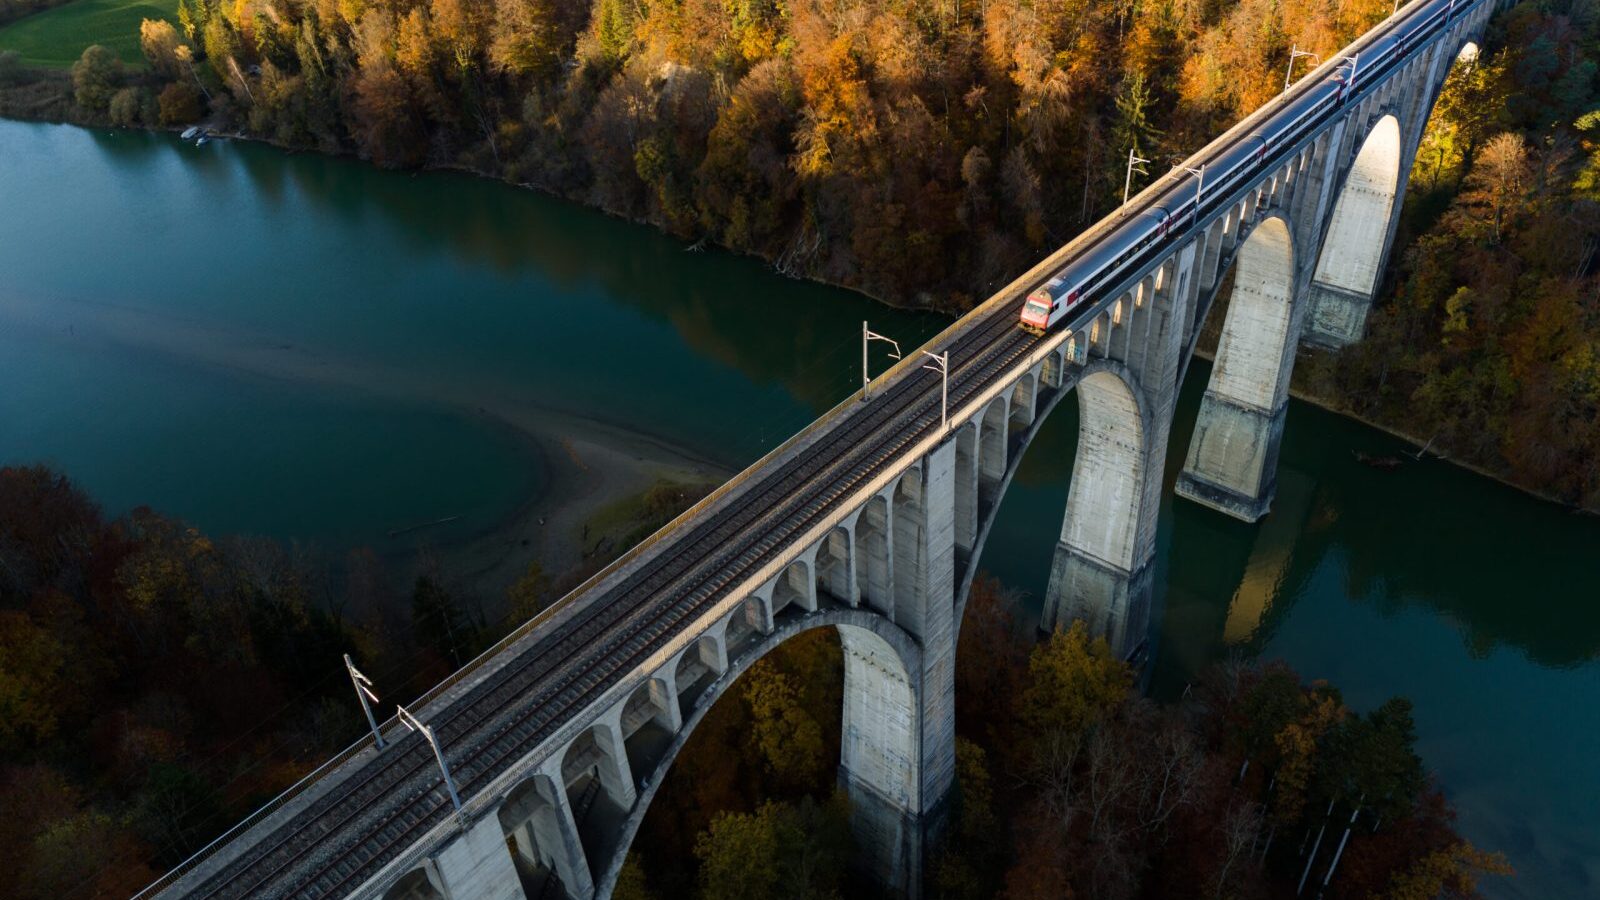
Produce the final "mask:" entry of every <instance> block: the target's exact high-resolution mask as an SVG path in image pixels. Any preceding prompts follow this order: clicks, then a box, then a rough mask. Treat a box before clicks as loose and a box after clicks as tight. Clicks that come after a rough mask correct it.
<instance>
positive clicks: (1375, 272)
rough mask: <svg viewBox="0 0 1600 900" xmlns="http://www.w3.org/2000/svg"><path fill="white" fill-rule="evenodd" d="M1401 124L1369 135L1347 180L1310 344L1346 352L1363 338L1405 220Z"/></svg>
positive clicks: (1314, 285) (1315, 283)
mask: <svg viewBox="0 0 1600 900" xmlns="http://www.w3.org/2000/svg"><path fill="white" fill-rule="evenodd" d="M1405 156H1406V154H1405V153H1404V152H1402V147H1401V141H1400V125H1399V122H1398V121H1397V120H1396V119H1395V117H1394V116H1384V117H1383V118H1381V119H1379V120H1378V123H1377V125H1376V126H1374V127H1373V129H1372V130H1371V132H1370V133H1369V134H1368V135H1367V136H1366V138H1365V140H1364V141H1363V142H1362V144H1361V151H1360V153H1359V154H1358V155H1357V156H1356V159H1355V162H1354V163H1353V164H1352V165H1351V167H1350V172H1349V174H1348V175H1347V176H1346V177H1345V181H1344V185H1343V187H1342V188H1341V189H1340V191H1339V197H1338V200H1337V202H1336V203H1335V205H1334V207H1333V218H1332V219H1331V220H1330V221H1329V223H1328V229H1327V233H1326V235H1325V236H1324V237H1323V239H1322V253H1321V255H1320V256H1319V257H1318V258H1317V268H1316V274H1315V275H1314V276H1313V278H1312V280H1311V290H1310V295H1309V296H1308V297H1307V301H1308V302H1309V304H1310V308H1311V321H1310V325H1309V328H1308V329H1307V332H1306V336H1305V337H1306V340H1307V341H1308V342H1310V343H1314V344H1319V345H1322V346H1327V347H1343V346H1345V345H1346V344H1351V343H1354V342H1356V341H1358V340H1360V339H1361V336H1362V334H1363V333H1364V332H1365V330H1366V324H1367V312H1368V310H1369V309H1371V307H1372V300H1373V294H1374V293H1375V292H1376V290H1377V287H1378V276H1379V275H1380V274H1381V273H1382V271H1383V263H1384V260H1385V259H1386V258H1387V256H1388V245H1389V235H1390V234H1391V233H1392V231H1393V227H1392V226H1393V224H1394V222H1395V220H1396V218H1397V217H1398V216H1399V208H1398V204H1396V202H1395V200H1396V197H1397V196H1398V194H1399V188H1400V182H1401V180H1402V178H1403V176H1404V173H1403V172H1402V171H1401V164H1402V163H1403V162H1404V157H1405Z"/></svg>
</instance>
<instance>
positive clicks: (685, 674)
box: [673, 635, 722, 719]
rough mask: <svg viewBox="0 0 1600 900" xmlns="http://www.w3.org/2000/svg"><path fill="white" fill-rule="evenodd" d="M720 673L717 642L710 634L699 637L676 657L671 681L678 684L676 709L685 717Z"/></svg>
mask: <svg viewBox="0 0 1600 900" xmlns="http://www.w3.org/2000/svg"><path fill="white" fill-rule="evenodd" d="M721 674H722V666H721V664H720V663H719V662H718V660H717V642H716V639H715V638H713V637H711V636H709V635H708V636H706V637H702V638H699V639H698V640H696V641H695V642H694V643H693V644H691V645H690V646H689V649H687V650H685V651H683V655H682V656H680V657H678V668H677V670H676V672H674V677H673V681H674V682H676V683H677V685H678V710H679V714H680V717H681V718H685V719H687V718H688V717H689V713H690V711H692V710H693V709H694V707H695V704H696V703H698V702H700V698H701V697H703V696H705V692H706V689H707V688H709V687H711V683H712V682H713V681H716V680H717V676H719V675H721Z"/></svg>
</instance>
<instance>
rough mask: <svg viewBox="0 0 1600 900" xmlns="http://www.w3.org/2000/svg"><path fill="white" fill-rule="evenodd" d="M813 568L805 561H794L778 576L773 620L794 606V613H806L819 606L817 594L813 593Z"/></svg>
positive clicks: (773, 605) (773, 599)
mask: <svg viewBox="0 0 1600 900" xmlns="http://www.w3.org/2000/svg"><path fill="white" fill-rule="evenodd" d="M812 590H813V589H812V585H811V569H810V567H809V566H807V565H806V564H805V563H803V562H793V563H790V564H789V567H788V568H787V569H784V570H783V574H782V575H779V576H778V580H777V582H776V583H775V584H774V585H773V587H772V620H773V621H774V622H776V621H777V620H778V617H779V616H781V615H783V614H784V613H785V612H788V611H789V609H790V607H793V608H794V613H793V614H804V613H805V612H807V611H809V610H814V609H816V608H817V599H816V595H815V594H813V593H812Z"/></svg>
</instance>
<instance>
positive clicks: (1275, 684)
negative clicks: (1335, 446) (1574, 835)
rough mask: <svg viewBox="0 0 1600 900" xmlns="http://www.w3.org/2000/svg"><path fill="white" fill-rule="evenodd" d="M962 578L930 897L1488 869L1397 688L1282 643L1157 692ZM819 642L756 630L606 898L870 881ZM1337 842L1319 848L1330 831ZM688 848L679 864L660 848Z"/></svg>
mask: <svg viewBox="0 0 1600 900" xmlns="http://www.w3.org/2000/svg"><path fill="white" fill-rule="evenodd" d="M1016 600H1017V598H1016V597H1014V596H1009V595H1008V594H1007V592H1006V591H1005V589H1004V588H1003V587H1002V586H1001V585H1000V584H999V583H998V582H996V581H994V580H992V579H987V578H982V579H980V580H979V581H978V582H976V583H974V585H973V591H972V594H971V600H970V602H969V606H968V609H967V613H966V616H965V620H964V623H963V626H962V635H961V643H960V644H959V645H958V650H957V652H958V658H957V664H956V710H957V751H956V752H957V787H956V795H955V799H954V801H953V802H952V807H953V808H952V811H951V812H950V814H949V817H948V820H947V825H946V828H947V829H948V832H947V834H946V837H945V840H944V843H943V849H942V850H940V851H938V852H937V853H936V854H935V857H934V858H933V859H932V861H931V863H930V866H929V871H928V873H927V879H928V882H927V883H928V890H927V894H928V896H930V897H934V898H940V900H979V898H994V897H998V898H1005V900H1024V898H1035V897H1053V898H1063V897H1066V898H1070V897H1096V898H1104V900H1121V898H1145V897H1148V898H1158V897H1159V898H1187V897H1197V898H1198V897H1232V898H1258V897H1284V896H1293V895H1294V892H1295V888H1296V885H1297V883H1298V882H1299V881H1300V880H1301V879H1302V878H1309V879H1311V880H1310V881H1309V883H1310V884H1312V885H1323V884H1325V885H1326V888H1325V892H1324V893H1323V896H1325V897H1328V898H1356V897H1380V898H1393V900H1402V898H1406V900H1409V898H1418V900H1420V898H1432V897H1438V896H1451V897H1472V896H1475V895H1476V885H1477V883H1478V880H1479V879H1480V878H1481V877H1483V876H1485V875H1489V874H1508V873H1509V872H1510V869H1509V868H1508V867H1507V866H1506V864H1505V861H1504V859H1503V858H1502V857H1500V856H1499V855H1498V854H1492V853H1485V852H1483V851H1480V850H1478V849H1477V848H1475V847H1473V846H1472V845H1471V844H1470V843H1468V842H1466V841H1465V840H1463V839H1462V838H1461V837H1460V836H1459V835H1457V834H1456V832H1455V830H1454V827H1453V823H1452V819H1453V815H1454V814H1453V812H1452V810H1451V809H1450V806H1449V804H1448V802H1447V801H1446V800H1445V799H1444V798H1443V796H1442V794H1441V793H1440V792H1439V790H1438V788H1437V787H1436V786H1435V785H1433V784H1432V783H1430V781H1429V780H1428V778H1427V777H1426V776H1425V775H1424V772H1423V769H1422V763H1421V760H1419V759H1418V758H1417V755H1416V752H1415V749H1414V744H1415V741H1416V736H1415V734H1414V731H1413V725H1412V719H1411V706H1410V704H1409V703H1408V702H1407V701H1406V700H1404V699H1403V698H1394V699H1391V700H1389V701H1388V702H1386V703H1384V704H1382V705H1381V706H1379V707H1378V708H1376V709H1374V710H1371V711H1369V712H1367V713H1366V714H1364V715H1363V714H1357V713H1355V712H1353V711H1352V710H1350V709H1349V708H1348V707H1347V706H1346V705H1345V704H1344V702H1343V700H1342V698H1341V697H1340V694H1339V691H1338V690H1337V689H1336V688H1334V687H1332V686H1330V685H1328V684H1324V683H1312V684H1306V683H1303V682H1302V680H1301V679H1300V677H1299V676H1298V675H1296V674H1295V673H1294V672H1293V671H1291V670H1289V669H1288V668H1287V667H1285V666H1283V665H1282V664H1275V663H1265V664H1263V663H1243V662H1238V661H1233V662H1229V663H1226V664H1223V665H1219V666H1217V667H1215V668H1213V669H1211V670H1210V671H1208V672H1207V673H1205V675H1204V676H1203V677H1202V678H1201V679H1200V680H1199V681H1198V682H1196V683H1195V684H1193V685H1191V690H1190V691H1188V692H1186V695H1185V696H1184V697H1183V698H1182V699H1181V700H1180V701H1179V702H1176V703H1170V704H1158V703H1155V702H1153V701H1151V700H1148V699H1145V698H1144V697H1141V696H1140V695H1139V693H1138V692H1137V691H1136V690H1135V689H1134V688H1133V682H1134V677H1133V672H1132V670H1131V669H1130V668H1129V667H1128V665H1127V664H1126V663H1124V662H1122V661H1120V660H1117V659H1116V658H1114V657H1113V656H1112V654H1111V653H1110V651H1109V649H1108V648H1107V646H1106V644H1105V642H1104V641H1103V640H1090V639H1089V638H1088V637H1087V634H1086V632H1085V631H1084V629H1083V626H1082V624H1081V623H1078V624H1076V625H1074V626H1073V627H1072V628H1071V629H1070V630H1067V631H1058V632H1056V633H1055V634H1053V635H1051V636H1050V637H1048V638H1045V639H1043V640H1040V641H1037V642H1035V641H1034V640H1032V639H1031V638H1028V637H1025V636H1021V635H1019V634H1018V632H1017V628H1016V625H1015V623H1014V622H1013V620H1012V617H1011V613H1010V612H1009V610H1010V609H1012V608H1013V607H1014V604H1015V603H1016ZM839 654H840V648H839V643H838V639H837V637H835V636H834V635H833V634H832V633H831V632H823V631H814V632H809V633H807V634H804V635H802V636H801V637H799V638H796V639H795V640H793V641H791V642H789V643H787V644H785V645H783V646H781V647H779V648H778V649H777V650H776V651H774V652H773V653H772V654H771V655H769V656H767V657H766V658H764V659H762V660H761V661H759V662H758V663H757V664H756V665H755V666H754V667H752V668H751V669H750V671H749V672H747V673H746V674H745V675H744V676H743V678H742V679H741V681H740V682H739V684H738V686H736V687H735V689H734V690H733V691H731V692H730V694H729V695H728V696H725V697H724V698H723V699H721V700H719V701H718V703H717V704H716V705H715V706H713V707H712V709H711V710H710V712H709V713H708V714H707V715H706V717H705V719H704V720H703V721H702V722H701V724H700V726H699V727H698V728H697V730H696V731H695V732H694V734H693V735H692V736H691V738H690V739H689V742H688V743H687V744H686V745H685V748H684V750H683V753H682V754H681V755H680V756H679V757H678V759H677V760H676V762H675V763H674V765H673V768H672V769H671V770H670V771H669V773H668V775H667V780H666V782H665V783H664V784H663V786H662V790H661V793H660V794H658V795H657V797H656V799H655V802H654V803H653V804H652V806H651V808H650V812H649V814H648V816H647V818H646V819H645V822H644V826H643V828H642V830H641V831H640V834H639V838H638V840H637V841H636V842H635V844H634V849H633V852H632V854H631V855H630V857H629V862H628V864H627V867H626V868H625V869H624V875H623V878H622V879H621V880H620V882H619V886H618V890H617V893H616V894H615V895H614V896H615V897H617V898H618V900H647V898H652V897H696V898H703V900H737V898H744V897H775V898H786V900H813V898H816V900H821V898H829V897H870V896H877V895H878V894H877V893H876V892H875V891H874V890H873V888H872V886H871V885H870V884H866V883H863V882H862V881H861V879H860V876H859V875H857V874H854V873H853V870H852V868H851V862H852V855H851V854H852V847H851V836H850V830H849V824H848V800H847V798H846V797H844V796H843V795H841V794H839V793H837V788H836V785H835V773H834V766H833V760H835V759H837V758H838V752H839V729H840V725H839V721H838V716H837V714H836V712H835V710H837V709H838V704H839V694H840V691H841V690H842V680H841V679H842V676H841V674H840V660H839ZM1336 848H1337V849H1336ZM686 859H693V860H694V861H695V862H696V865H695V866H693V867H690V866H685V865H683V864H682V863H681V862H680V861H681V860H686Z"/></svg>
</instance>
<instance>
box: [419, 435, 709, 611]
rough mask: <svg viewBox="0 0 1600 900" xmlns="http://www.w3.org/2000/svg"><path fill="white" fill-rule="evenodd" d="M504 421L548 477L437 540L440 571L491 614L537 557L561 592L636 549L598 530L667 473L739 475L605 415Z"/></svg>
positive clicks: (704, 480) (684, 478)
mask: <svg viewBox="0 0 1600 900" xmlns="http://www.w3.org/2000/svg"><path fill="white" fill-rule="evenodd" d="M497 421H499V422H501V423H503V424H504V425H506V426H507V427H509V428H512V429H514V430H515V431H516V432H517V433H518V434H519V435H520V436H521V437H522V438H523V440H524V441H525V442H526V445H527V446H528V449H529V452H530V454H531V455H534V456H536V457H537V458H538V459H539V460H540V461H541V462H542V463H543V468H544V471H545V472H546V474H547V478H546V480H545V483H544V486H543V488H542V489H541V490H539V491H538V492H537V493H535V494H533V495H530V496H529V497H528V498H527V499H526V500H524V502H523V503H522V504H520V505H519V506H518V507H517V509H516V510H515V511H514V512H513V513H512V514H511V515H510V516H508V517H507V518H506V519H505V520H504V521H502V522H501V523H500V524H499V525H497V526H496V527H495V528H493V529H491V530H489V531H487V532H484V533H482V534H479V535H476V536H472V537H469V538H467V539H464V540H460V541H456V542H453V543H448V544H444V545H441V546H439V547H438V548H437V552H438V563H439V566H440V568H441V570H443V571H444V572H446V573H448V575H449V578H450V581H451V583H452V585H454V586H457V587H459V588H461V589H463V590H464V592H466V593H469V594H471V595H475V596H477V597H479V598H481V600H482V602H483V604H484V606H483V612H484V614H485V616H486V617H487V618H488V619H489V620H490V621H496V620H498V619H500V618H501V617H503V616H504V615H505V614H506V612H507V606H506V591H507V589H508V588H510V587H511V586H512V585H513V584H515V583H516V581H517V579H519V578H521V577H522V576H523V574H524V573H525V572H527V570H528V567H529V565H530V564H531V563H538V564H539V565H540V566H541V567H542V568H543V570H544V572H545V573H547V574H548V575H549V576H550V578H551V582H552V584H553V585H554V586H555V587H556V589H557V590H556V593H557V594H559V593H561V592H562V589H563V587H564V585H565V584H567V583H569V582H574V581H577V580H579V579H580V578H581V576H582V573H584V572H586V571H587V570H588V569H590V568H595V567H598V566H597V564H598V565H604V564H605V563H606V562H609V561H610V558H611V556H615V555H616V554H618V553H621V552H623V551H625V550H626V549H628V548H626V547H610V546H596V544H595V542H594V541H593V540H592V539H591V532H593V531H596V529H597V528H598V527H599V525H600V524H601V523H602V522H603V520H604V519H605V518H606V515H607V513H608V512H609V511H611V510H614V509H616V508H618V507H622V506H632V505H637V502H638V501H639V499H640V498H641V497H642V496H643V495H645V494H646V493H647V492H648V491H650V490H651V489H652V488H653V487H655V486H656V485H659V484H662V483H664V482H665V483H673V484H687V485H702V484H711V485H715V484H721V483H722V482H723V481H725V480H726V479H727V478H728V477H729V476H730V475H731V474H732V473H731V472H729V471H727V470H726V469H724V468H723V467H720V466H718V465H717V464H716V463H714V462H712V461H710V460H707V459H705V458H704V457H701V456H699V455H697V454H694V453H693V452H691V451H689V450H687V449H685V448H682V447H678V446H675V445H672V444H670V443H668V442H666V441H663V440H660V439H658V438H655V437H652V436H649V435H645V434H640V433H637V432H631V431H628V430H626V429H623V428H620V427H617V426H615V425H611V424H608V423H605V422H601V421H599V420H597V419H591V418H583V417H576V416H552V415H550V414H549V413H548V411H534V410H529V409H523V410H517V411H511V412H510V413H509V417H508V418H503V419H502V418H497ZM403 552H405V553H407V554H408V555H409V554H411V553H412V551H411V550H406V551H403ZM607 554H609V555H607ZM552 599H554V598H553V597H552Z"/></svg>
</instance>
